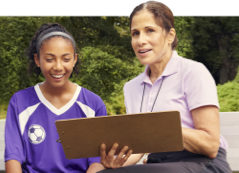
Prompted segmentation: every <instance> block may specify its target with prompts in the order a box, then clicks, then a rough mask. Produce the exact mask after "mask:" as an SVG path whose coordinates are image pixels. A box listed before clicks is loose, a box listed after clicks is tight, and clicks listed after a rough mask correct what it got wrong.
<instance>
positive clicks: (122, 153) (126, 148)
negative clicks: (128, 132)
mask: <svg viewBox="0 0 239 173" xmlns="http://www.w3.org/2000/svg"><path fill="white" fill-rule="evenodd" d="M128 149H129V147H128V146H124V147H123V148H122V149H121V150H120V152H119V154H118V155H117V158H116V159H115V162H116V163H119V162H120V161H121V159H122V157H123V156H124V155H125V154H126V151H128Z"/></svg>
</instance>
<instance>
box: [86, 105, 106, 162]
mask: <svg viewBox="0 0 239 173" xmlns="http://www.w3.org/2000/svg"><path fill="white" fill-rule="evenodd" d="M106 115H107V111H106V107H105V105H104V106H102V107H100V108H99V109H98V110H97V112H96V114H95V116H96V117H98V116H106ZM95 162H97V163H100V157H90V158H88V165H89V166H90V165H91V164H92V163H95Z"/></svg>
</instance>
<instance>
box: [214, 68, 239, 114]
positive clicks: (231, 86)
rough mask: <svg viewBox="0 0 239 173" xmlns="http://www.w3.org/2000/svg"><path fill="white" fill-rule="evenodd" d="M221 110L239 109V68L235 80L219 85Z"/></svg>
mask: <svg viewBox="0 0 239 173" xmlns="http://www.w3.org/2000/svg"><path fill="white" fill-rule="evenodd" d="M217 92H218V100H219V103H220V112H238V111H239V101H238V100H239V68H238V72H237V76H236V78H235V79H234V80H233V81H229V82H227V83H225V84H223V85H220V84H219V85H218V86H217Z"/></svg>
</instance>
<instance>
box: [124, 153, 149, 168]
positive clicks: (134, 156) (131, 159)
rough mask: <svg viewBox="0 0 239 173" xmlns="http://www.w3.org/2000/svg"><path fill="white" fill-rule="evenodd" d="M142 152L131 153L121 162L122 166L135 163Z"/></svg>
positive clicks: (141, 155)
mask: <svg viewBox="0 0 239 173" xmlns="http://www.w3.org/2000/svg"><path fill="white" fill-rule="evenodd" d="M143 155H144V153H140V154H132V155H131V156H130V157H129V158H128V160H127V161H126V162H125V163H124V164H123V166H128V165H135V164H136V163H137V162H138V161H140V159H141V158H142V157H143Z"/></svg>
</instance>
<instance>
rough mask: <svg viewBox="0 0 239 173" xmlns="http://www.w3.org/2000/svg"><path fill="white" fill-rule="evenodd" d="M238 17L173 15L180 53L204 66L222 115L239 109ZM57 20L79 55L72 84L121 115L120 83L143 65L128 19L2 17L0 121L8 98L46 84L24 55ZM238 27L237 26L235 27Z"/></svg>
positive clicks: (121, 91) (135, 73)
mask: <svg viewBox="0 0 239 173" xmlns="http://www.w3.org/2000/svg"><path fill="white" fill-rule="evenodd" d="M238 20H239V18H236V17H175V29H176V32H177V37H178V47H177V49H176V50H177V51H178V54H179V55H181V56H183V57H186V58H189V59H194V60H196V61H200V62H203V63H204V64H205V65H206V66H207V68H208V69H209V71H210V72H211V73H212V75H213V77H214V79H215V81H216V83H217V84H219V83H220V84H219V85H218V97H219V102H220V106H221V111H239V105H238V103H237V102H236V100H238V98H237V97H238V96H239V93H238V91H239V87H238V83H239V76H238V75H237V76H236V74H237V67H238V59H239V53H238V51H237V49H238V47H239V46H238V44H239V39H238V38H237V37H238V31H239V21H238ZM52 22H58V23H60V24H62V25H63V26H64V27H65V28H66V29H67V30H68V31H69V32H70V33H71V34H72V35H73V37H74V38H75V40H76V44H77V47H78V48H79V52H80V53H81V54H82V55H83V57H82V59H81V62H82V65H81V68H80V74H79V76H76V75H73V78H71V80H72V81H73V82H76V83H78V84H79V85H81V86H83V87H85V88H87V89H89V90H91V91H93V92H94V93H96V94H98V95H99V96H100V97H101V98H102V99H103V101H104V102H105V104H106V106H107V111H108V114H109V115H115V114H124V113H125V107H124V96H123V85H124V83H125V82H127V81H129V80H130V79H132V78H134V77H135V76H137V75H138V74H139V73H141V72H142V71H143V70H144V67H143V66H142V65H141V64H140V63H139V61H138V60H137V58H136V57H135V54H134V51H133V49H132V47H131V41H130V40H131V36H130V29H129V18H128V17H124V16H123V17H0V33H1V34H0V43H1V44H0V62H1V63H0V83H1V87H0V94H1V98H0V118H3V117H5V114H6V109H7V104H8V101H9V99H10V98H11V96H12V95H13V94H14V93H15V92H16V91H19V90H21V89H24V88H27V87H30V86H33V85H35V84H36V83H38V82H41V81H43V80H44V77H43V76H42V75H41V76H40V77H39V78H38V79H35V77H34V76H32V77H30V76H29V75H28V73H27V70H28V62H27V57H26V56H25V54H24V52H25V50H26V49H27V47H28V46H29V43H30V40H31V38H32V37H33V35H34V33H35V31H36V30H37V29H38V28H39V27H40V26H41V25H42V24H43V23H52ZM237 24H238V25H237Z"/></svg>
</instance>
